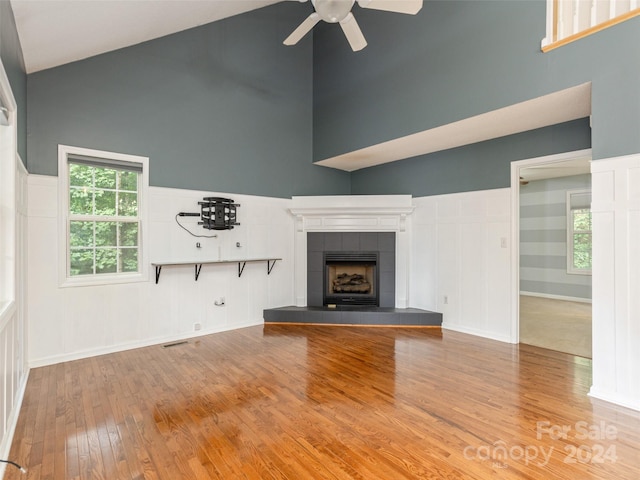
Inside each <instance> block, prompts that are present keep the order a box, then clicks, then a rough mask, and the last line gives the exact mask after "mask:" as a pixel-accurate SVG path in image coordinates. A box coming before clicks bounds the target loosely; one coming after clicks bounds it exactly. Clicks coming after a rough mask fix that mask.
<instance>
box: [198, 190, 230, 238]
mask: <svg viewBox="0 0 640 480" xmlns="http://www.w3.org/2000/svg"><path fill="white" fill-rule="evenodd" d="M202 200H203V201H202V202H198V205H200V220H201V221H200V222H198V225H202V227H203V228H206V229H208V230H231V229H233V227H234V226H236V225H240V224H239V223H238V222H237V221H236V208H237V207H239V206H240V204H239V203H234V202H233V200H232V199H230V198H221V197H204V198H203V199H202Z"/></svg>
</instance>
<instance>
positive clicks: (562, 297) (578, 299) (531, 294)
mask: <svg viewBox="0 0 640 480" xmlns="http://www.w3.org/2000/svg"><path fill="white" fill-rule="evenodd" d="M520 295H524V296H526V297H540V298H550V299H552V300H566V301H568V302H580V303H591V299H590V298H582V297H568V296H566V295H553V294H551V293H537V292H520Z"/></svg>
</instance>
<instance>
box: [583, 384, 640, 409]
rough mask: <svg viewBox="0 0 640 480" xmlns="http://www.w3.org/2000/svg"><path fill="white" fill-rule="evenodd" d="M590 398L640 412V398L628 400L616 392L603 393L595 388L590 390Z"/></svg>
mask: <svg viewBox="0 0 640 480" xmlns="http://www.w3.org/2000/svg"><path fill="white" fill-rule="evenodd" d="M589 396H590V397H592V398H596V399H598V400H603V401H605V402H608V403H613V404H615V405H619V406H621V407H624V408H629V409H631V410H635V411H639V412H640V398H628V397H625V396H622V395H618V394H617V393H615V392H603V391H601V390H598V389H597V388H594V387H593V386H592V387H591V389H590V390H589Z"/></svg>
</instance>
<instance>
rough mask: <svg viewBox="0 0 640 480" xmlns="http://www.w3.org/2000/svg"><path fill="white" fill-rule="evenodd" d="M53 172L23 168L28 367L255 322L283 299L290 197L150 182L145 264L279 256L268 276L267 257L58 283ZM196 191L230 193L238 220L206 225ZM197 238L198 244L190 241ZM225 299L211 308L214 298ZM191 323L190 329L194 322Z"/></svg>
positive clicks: (289, 259) (289, 289) (287, 293)
mask: <svg viewBox="0 0 640 480" xmlns="http://www.w3.org/2000/svg"><path fill="white" fill-rule="evenodd" d="M57 188H58V179H57V177H48V176H38V175H30V176H29V235H28V238H29V284H28V297H27V298H28V302H29V309H28V315H29V337H30V344H29V347H30V348H29V360H30V364H31V366H40V365H46V364H52V363H58V362H61V361H66V360H71V359H76V358H83V357H89V356H92V355H97V354H102V353H109V352H114V351H118V350H124V349H127V348H134V347H138V346H144V345H152V344H158V343H165V342H169V341H174V340H178V339H183V338H189V337H195V336H198V335H204V334H209V333H214V332H220V331H224V330H230V329H235V328H241V327H245V326H249V325H257V324H261V323H262V322H263V318H262V311H263V309H265V308H272V307H279V306H283V305H292V304H293V303H294V297H293V277H294V271H293V268H294V259H293V251H294V245H293V232H294V221H293V218H291V216H290V215H289V213H288V208H289V207H290V202H291V201H290V200H288V199H278V198H267V197H256V196H250V195H235V194H228V193H218V192H203V191H191V190H180V189H172V188H160V187H150V188H149V227H148V228H149V237H148V238H149V240H148V245H146V248H148V249H149V259H150V261H151V262H162V261H166V262H169V261H182V260H189V261H191V260H193V261H198V260H201V261H206V260H218V259H239V258H252V257H253V258H257V257H269V258H282V260H279V261H277V262H276V264H275V266H274V268H273V270H272V271H271V274H270V275H267V265H266V262H264V263H262V262H260V263H247V264H246V267H245V269H244V271H243V273H242V276H241V277H240V278H239V277H238V265H237V264H236V263H233V264H225V265H203V266H202V270H201V272H200V276H199V279H198V281H195V278H194V277H195V271H194V266H193V265H185V266H164V267H163V268H162V272H161V275H160V280H159V283H158V284H156V283H155V270H154V268H153V267H150V275H149V279H148V281H146V282H140V283H128V284H118V285H101V286H82V287H65V288H60V287H59V286H58V281H59V280H58V272H57V271H56V268H57V265H58V262H57V255H58V253H57V252H58V249H57V242H58V241H59V239H58V218H57V215H58V213H57ZM203 197H225V198H232V199H233V200H234V201H235V202H236V203H239V204H240V205H241V206H240V207H238V210H237V212H238V221H239V223H240V225H239V226H237V227H235V228H234V229H233V230H223V231H218V232H216V231H208V230H205V229H203V228H202V227H201V226H198V225H197V221H198V218H196V217H179V219H180V221H181V223H183V224H184V225H185V227H187V228H188V229H189V230H190V231H191V232H193V233H194V234H197V235H205V236H211V235H217V237H216V238H204V237H198V238H196V237H193V236H191V235H190V234H189V233H187V232H186V231H185V230H183V229H182V228H180V227H179V226H178V225H177V224H176V220H175V215H176V214H177V213H178V212H182V211H184V212H199V211H200V207H199V205H198V201H200V200H202V198H203ZM198 243H199V244H200V247H198V246H197V244H198ZM222 299H224V305H221V306H216V305H215V302H216V301H218V302H219V303H221V300H222ZM196 324H199V327H200V328H199V329H198V330H196V327H195V326H196Z"/></svg>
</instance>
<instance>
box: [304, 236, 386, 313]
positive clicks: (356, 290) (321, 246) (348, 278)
mask: <svg viewBox="0 0 640 480" xmlns="http://www.w3.org/2000/svg"><path fill="white" fill-rule="evenodd" d="M306 244H307V245H306V246H307V252H306V253H307V262H306V267H307V269H306V270H307V279H306V280H307V305H306V306H309V307H326V306H327V305H336V306H349V305H352V306H360V307H362V308H364V309H366V308H370V307H380V308H395V298H396V292H395V285H396V276H395V271H396V262H395V258H396V234H395V233H394V232H309V233H308V234H307V242H306Z"/></svg>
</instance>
